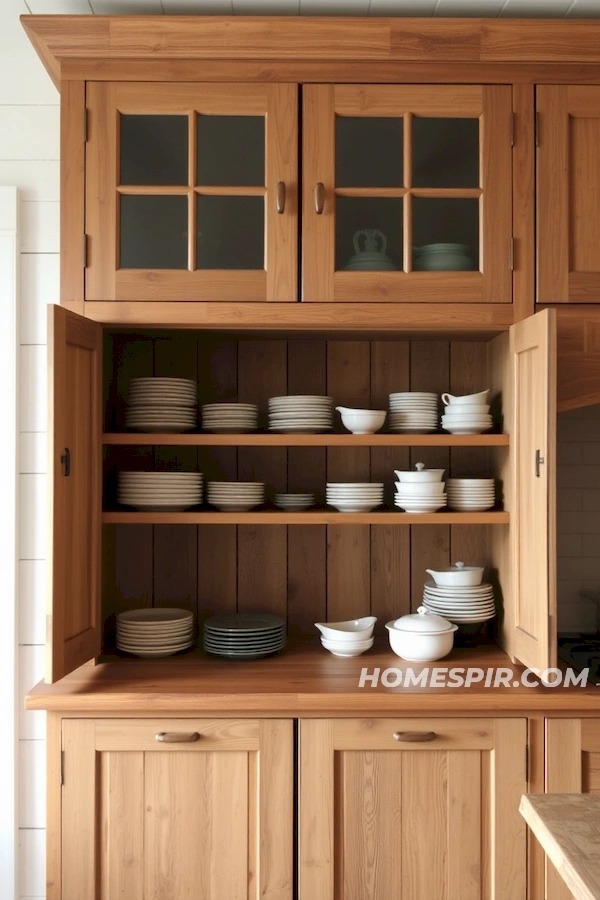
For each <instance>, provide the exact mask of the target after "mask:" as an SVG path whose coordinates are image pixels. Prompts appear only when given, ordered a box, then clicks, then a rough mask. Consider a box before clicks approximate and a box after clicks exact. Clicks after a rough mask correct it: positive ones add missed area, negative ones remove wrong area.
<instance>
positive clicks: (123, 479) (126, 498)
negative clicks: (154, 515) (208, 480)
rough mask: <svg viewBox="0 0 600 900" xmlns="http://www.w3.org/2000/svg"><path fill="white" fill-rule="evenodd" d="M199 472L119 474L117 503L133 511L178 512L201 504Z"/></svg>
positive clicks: (202, 478) (200, 476)
mask: <svg viewBox="0 0 600 900" xmlns="http://www.w3.org/2000/svg"><path fill="white" fill-rule="evenodd" d="M203 482H204V476H203V474H202V472H119V473H118V487H117V501H118V502H119V503H120V504H121V505H122V506H131V507H133V509H138V510H141V511H144V510H153V511H158V512H181V511H182V510H184V509H189V508H190V507H191V506H198V505H199V504H200V503H202V494H203Z"/></svg>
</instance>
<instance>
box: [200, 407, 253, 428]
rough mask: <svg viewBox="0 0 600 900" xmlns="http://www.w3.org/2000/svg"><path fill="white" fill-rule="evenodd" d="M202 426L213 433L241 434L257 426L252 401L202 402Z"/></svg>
mask: <svg viewBox="0 0 600 900" xmlns="http://www.w3.org/2000/svg"><path fill="white" fill-rule="evenodd" d="M202 428H203V429H204V430H205V431H212V432H214V433H215V434H243V433H244V432H248V431H256V429H257V428H258V406H255V404H254V403H204V404H203V406H202Z"/></svg>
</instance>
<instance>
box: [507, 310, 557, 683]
mask: <svg viewBox="0 0 600 900" xmlns="http://www.w3.org/2000/svg"><path fill="white" fill-rule="evenodd" d="M510 355H511V371H512V377H511V378H510V381H511V385H510V389H511V394H512V400H511V402H510V404H509V406H512V434H511V451H510V452H511V457H512V466H511V468H512V473H513V481H512V490H511V495H512V496H511V523H510V532H511V540H510V543H511V557H512V566H511V569H512V573H513V584H512V588H513V591H512V593H513V597H512V606H513V610H512V615H511V616H510V621H509V622H507V623H506V625H507V628H508V629H509V630H510V631H512V634H511V636H510V640H509V648H510V649H509V652H511V651H512V652H511V656H514V658H515V659H517V660H518V661H519V662H521V663H523V664H524V665H526V666H528V667H529V668H531V669H540V670H542V671H543V670H544V669H546V668H548V667H550V666H555V665H556V499H555V496H556V319H555V313H554V311H553V310H545V311H544V312H540V313H537V314H536V315H535V316H530V317H529V318H527V319H525V320H524V321H522V322H519V323H517V324H516V325H513V326H512V327H511V329H510ZM507 618H508V616H507Z"/></svg>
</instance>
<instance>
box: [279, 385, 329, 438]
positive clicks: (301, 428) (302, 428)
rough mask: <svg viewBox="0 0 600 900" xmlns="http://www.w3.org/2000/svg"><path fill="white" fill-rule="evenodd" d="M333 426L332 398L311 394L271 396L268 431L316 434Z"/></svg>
mask: <svg viewBox="0 0 600 900" xmlns="http://www.w3.org/2000/svg"><path fill="white" fill-rule="evenodd" d="M332 427H333V400H332V398H331V397H320V396H315V395H312V394H297V395H295V396H291V397H271V398H270V400H269V431H282V432H289V433H291V432H296V433H298V434H317V432H319V431H330V429H331V428H332Z"/></svg>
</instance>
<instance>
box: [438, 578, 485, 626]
mask: <svg viewBox="0 0 600 900" xmlns="http://www.w3.org/2000/svg"><path fill="white" fill-rule="evenodd" d="M423 604H424V606H425V607H426V608H427V609H428V610H429V612H433V613H436V614H437V615H438V616H443V617H444V619H448V621H449V622H454V623H455V624H456V625H468V624H471V623H475V622H487V621H488V619H493V618H494V616H495V615H496V606H495V603H494V589H493V587H492V585H491V584H477V585H474V586H473V587H468V586H466V585H465V586H456V587H454V586H452V587H451V586H450V585H436V583H435V581H427V582H425V586H424V588H423Z"/></svg>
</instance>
